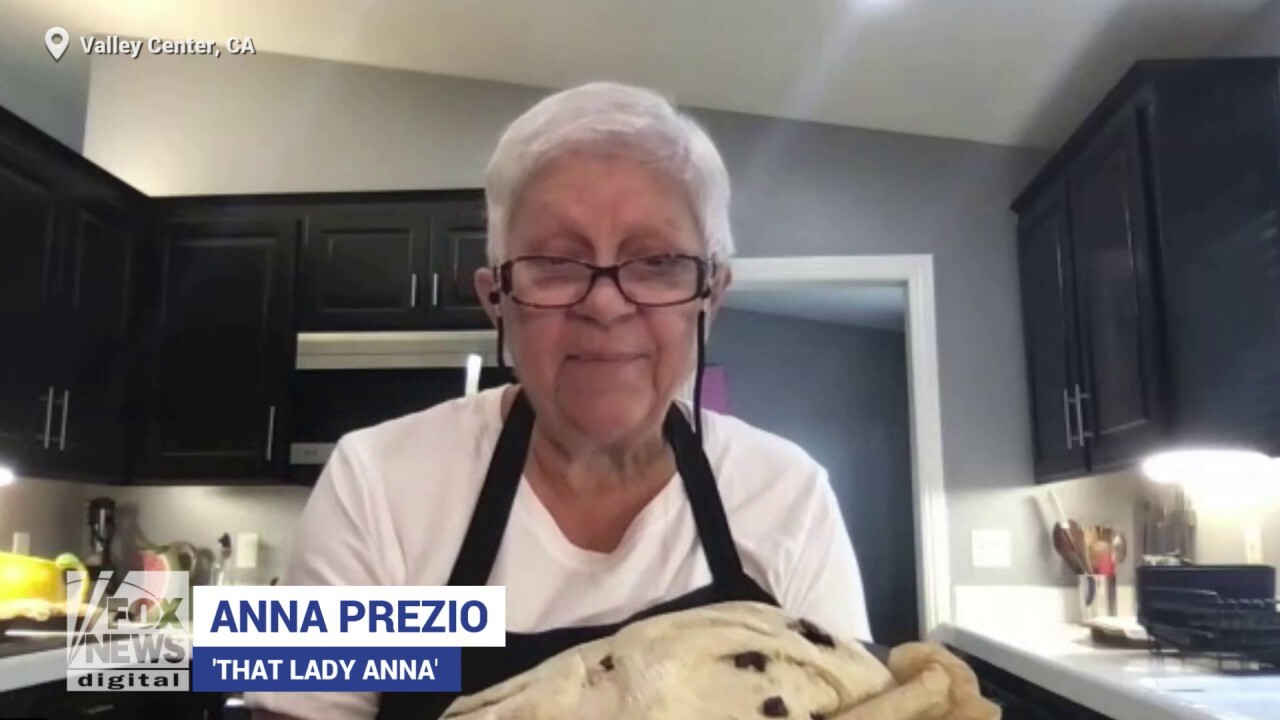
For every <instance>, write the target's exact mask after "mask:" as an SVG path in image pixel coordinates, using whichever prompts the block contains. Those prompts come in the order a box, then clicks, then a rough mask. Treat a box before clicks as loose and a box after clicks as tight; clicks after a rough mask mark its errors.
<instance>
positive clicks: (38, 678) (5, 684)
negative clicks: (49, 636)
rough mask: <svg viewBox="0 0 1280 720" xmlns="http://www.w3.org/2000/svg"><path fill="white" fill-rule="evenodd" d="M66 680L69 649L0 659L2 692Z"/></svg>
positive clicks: (62, 648) (57, 648)
mask: <svg viewBox="0 0 1280 720" xmlns="http://www.w3.org/2000/svg"><path fill="white" fill-rule="evenodd" d="M66 678H67V649H66V648H65V647H56V648H54V649H52V650H39V651H36V652H29V653H22V654H21V655H10V656H8V657H3V658H0V692H7V691H9V690H17V689H19V688H24V687H31V686H32V685H42V684H44V683H48V682H55V681H58V680H66Z"/></svg>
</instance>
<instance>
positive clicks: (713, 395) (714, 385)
mask: <svg viewBox="0 0 1280 720" xmlns="http://www.w3.org/2000/svg"><path fill="white" fill-rule="evenodd" d="M702 407H703V408H705V409H707V410H714V411H715V412H718V413H721V414H726V415H727V414H728V413H729V383H728V381H727V380H726V378H725V375H724V368H723V367H720V366H718V365H716V366H709V367H707V368H706V369H705V370H703V372H702Z"/></svg>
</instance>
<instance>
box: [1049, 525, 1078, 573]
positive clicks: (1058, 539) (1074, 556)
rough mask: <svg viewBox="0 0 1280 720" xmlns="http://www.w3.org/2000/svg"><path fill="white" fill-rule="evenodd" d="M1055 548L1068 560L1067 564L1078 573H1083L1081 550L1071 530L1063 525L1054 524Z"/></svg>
mask: <svg viewBox="0 0 1280 720" xmlns="http://www.w3.org/2000/svg"><path fill="white" fill-rule="evenodd" d="M1053 549H1054V550H1057V551H1058V555H1059V556H1061V557H1062V559H1063V560H1065V561H1066V563H1067V566H1068V567H1070V568H1071V569H1072V570H1074V571H1075V572H1077V573H1083V572H1084V571H1085V570H1084V563H1082V562H1081V561H1080V551H1079V550H1077V549H1076V546H1075V544H1074V543H1073V542H1072V541H1071V531H1070V530H1068V529H1067V528H1066V527H1065V526H1063V525H1057V524H1055V525H1054V526H1053Z"/></svg>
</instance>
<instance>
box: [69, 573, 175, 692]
mask: <svg viewBox="0 0 1280 720" xmlns="http://www.w3.org/2000/svg"><path fill="white" fill-rule="evenodd" d="M112 576H113V573H110V572H104V573H102V575H101V576H100V577H99V578H98V579H97V581H96V582H92V581H89V580H88V579H87V578H85V577H83V576H82V575H80V574H79V573H69V574H68V578H67V689H68V690H99V691H100V690H128V691H132V692H137V691H148V690H150V691H185V690H188V689H190V687H191V635H190V628H191V586H190V585H189V584H188V573H186V572H185V571H174V572H168V571H163V572H161V571H135V572H129V573H127V574H125V576H124V578H123V579H122V580H118V581H117V580H113V577H112Z"/></svg>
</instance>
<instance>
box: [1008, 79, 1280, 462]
mask: <svg viewBox="0 0 1280 720" xmlns="http://www.w3.org/2000/svg"><path fill="white" fill-rule="evenodd" d="M1014 209H1015V211H1016V212H1017V213H1018V215H1019V262H1020V271H1021V277H1022V307H1023V320H1024V336H1025V342H1026V356H1027V375H1028V383H1029V384H1028V390H1029V395H1030V400H1031V419H1032V422H1033V424H1034V433H1033V438H1034V440H1033V442H1034V448H1033V450H1034V455H1035V462H1036V477H1037V480H1039V481H1047V480H1058V479H1065V478H1070V477H1078V476H1082V475H1086V474H1091V473H1101V472H1110V471H1116V470H1122V469H1129V468H1133V467H1135V466H1136V465H1137V463H1138V462H1139V461H1141V460H1142V459H1143V458H1144V457H1146V456H1148V455H1149V454H1151V453H1152V452H1155V451H1159V450H1167V449H1175V448H1179V447H1206V446H1207V447H1238V448H1242V449H1249V450H1256V451H1261V452H1264V453H1267V454H1269V455H1272V456H1275V455H1280V282H1277V278H1280V61H1277V60H1273V59H1259V60H1253V59H1250V60H1211V61H1169V62H1143V63H1139V64H1138V65H1136V66H1135V67H1134V69H1133V70H1132V71H1131V72H1130V73H1129V74H1128V75H1126V77H1125V78H1124V79H1123V80H1122V81H1121V82H1120V83H1119V84H1118V85H1117V86H1116V88H1115V89H1114V90H1113V91H1112V92H1111V93H1110V95H1109V96H1108V97H1107V98H1106V99H1105V100H1104V101H1103V102H1102V103H1101V104H1100V105H1099V106H1098V108H1097V109H1096V110H1095V111H1094V112H1093V113H1092V114H1091V115H1090V117H1089V118H1088V119H1087V120H1086V121H1085V123H1083V124H1082V126H1081V128H1080V129H1079V130H1078V131H1077V132H1076V134H1075V135H1073V137H1072V138H1071V139H1070V140H1069V141H1068V142H1067V143H1066V144H1065V145H1064V147H1063V148H1062V149H1061V150H1060V151H1059V152H1058V153H1057V154H1056V155H1055V156H1054V158H1052V159H1051V160H1050V162H1049V163H1048V165H1047V166H1046V167H1045V168H1044V170H1042V172H1041V173H1040V174H1039V175H1038V176H1037V177H1036V178H1035V179H1034V180H1033V181H1032V183H1031V185H1030V186H1029V187H1028V188H1027V190H1026V191H1024V192H1023V193H1022V195H1021V196H1020V197H1019V199H1018V200H1017V201H1016V202H1015V204H1014ZM1064 348H1065V352H1064ZM1064 425H1065V428H1064ZM1064 430H1065V431H1064ZM1055 436H1056V437H1055Z"/></svg>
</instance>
